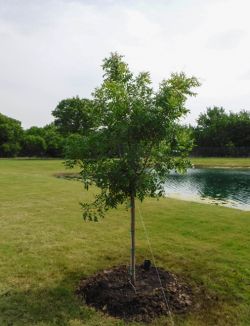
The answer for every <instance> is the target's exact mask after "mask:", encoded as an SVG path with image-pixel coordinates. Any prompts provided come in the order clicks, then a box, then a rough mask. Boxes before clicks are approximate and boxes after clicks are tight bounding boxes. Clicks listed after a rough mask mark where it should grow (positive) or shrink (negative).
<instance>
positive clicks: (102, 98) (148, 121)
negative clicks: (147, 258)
mask: <svg viewBox="0 0 250 326" xmlns="http://www.w3.org/2000/svg"><path fill="white" fill-rule="evenodd" d="M102 67H103V70H104V80H103V83H102V85H101V86H100V87H99V88H97V89H96V90H95V92H94V93H93V105H94V108H93V110H92V111H91V115H92V117H93V119H95V121H96V122H97V125H98V126H99V127H98V128H95V129H94V128H93V129H92V130H90V132H89V134H88V135H87V136H85V137H81V138H80V137H77V138H75V139H72V141H71V146H68V150H67V155H68V158H69V160H68V161H67V164H68V166H71V167H72V166H74V165H79V166H80V167H81V175H82V178H83V182H84V185H85V187H86V188H87V189H88V187H89V186H90V185H92V184H95V185H97V187H99V188H100V193H99V194H97V195H96V198H95V200H94V202H92V203H83V204H82V207H83V216H84V218H85V219H89V220H97V218H98V216H103V214H104V212H105V211H106V210H107V209H109V208H115V207H117V206H118V205H119V204H122V203H124V202H127V201H129V203H130V208H131V281H132V282H133V283H134V284H135V198H138V199H140V200H141V201H142V200H143V199H144V198H145V197H146V196H151V197H157V196H161V195H162V194H163V193H164V189H163V183H164V182H165V180H166V176H167V174H168V173H169V171H170V170H172V169H176V170H178V171H184V170H185V169H186V167H187V166H189V160H188V159H187V155H188V152H189V150H190V148H191V147H192V141H190V139H189V137H188V135H187V134H186V132H185V130H184V129H182V128H178V126H177V122H178V119H179V118H180V117H182V116H183V115H185V114H186V113H187V112H188V110H187V109H186V108H185V106H184V104H185V101H186V99H187V96H193V95H195V93H193V92H192V91H191V89H192V87H196V86H199V82H198V81H197V79H196V78H195V77H191V78H187V77H186V76H185V74H184V73H180V74H172V75H171V78H170V79H168V80H163V81H162V83H161V84H160V86H159V90H158V91H157V92H154V91H153V89H152V86H151V80H150V76H149V73H147V72H143V73H140V74H138V75H137V76H134V75H133V74H132V72H131V71H130V70H129V68H128V65H127V64H126V63H125V62H124V61H123V59H122V56H120V55H118V54H117V53H113V54H111V56H110V57H109V58H107V59H104V63H103V66H102Z"/></svg>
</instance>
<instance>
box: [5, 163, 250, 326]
mask: <svg viewBox="0 0 250 326" xmlns="http://www.w3.org/2000/svg"><path fill="white" fill-rule="evenodd" d="M197 160H198V159H197ZM197 160H195V161H196V162H198V161H197ZM199 160H200V159H199ZM205 160H206V159H204V161H205ZM209 160H210V159H209ZM236 160H237V161H238V160H239V159H236ZM243 161H244V160H243ZM243 161H242V162H243ZM248 162H249V160H248ZM56 172H64V167H63V165H62V163H61V162H60V161H57V160H51V161H49V160H48V161H46V160H0V186H1V187H0V325H1V326H5V325H6V326H7V325H8V326H10V325H13V326H18V325H25V326H26V325H32V326H33V325H39V326H45V325H46V326H48V325H60V326H61V325H70V326H80V325H89V326H99V325H104V326H112V325H116V326H118V325H120V326H121V325H125V324H124V323H123V322H122V321H120V320H117V319H114V318H111V317H107V316H105V315H103V314H102V313H100V312H96V311H94V310H93V309H90V308H89V307H87V306H86V305H83V304H82V303H81V302H80V301H79V300H78V298H77V297H76V296H75V294H74V290H75V288H76V286H77V284H78V282H79V279H80V278H82V277H86V276H88V275H90V274H93V273H95V272H97V271H100V270H102V269H105V268H109V267H111V266H114V265H119V264H128V262H129V245H130V243H129V241H130V234H129V225H130V223H129V214H128V212H127V211H126V209H124V207H121V208H119V209H118V210H113V211H110V212H109V213H108V214H107V216H106V217H105V219H103V220H101V221H100V222H99V223H94V222H92V223H90V222H84V221H83V220H82V219H81V211H80V206H79V205H78V203H79V201H81V200H88V199H90V197H91V196H92V195H93V193H91V192H86V191H84V190H83V187H82V185H81V183H80V182H77V181H68V180H64V179H58V178H55V177H53V174H54V173H56ZM138 206H140V209H141V211H142V215H143V217H144V220H145V224H146V226H147V230H148V233H149V236H150V239H151V243H152V247H153V251H154V254H155V257H156V261H157V264H158V265H159V266H162V267H164V268H165V269H168V270H170V271H172V272H174V273H176V274H178V275H180V276H181V277H182V278H184V279H185V280H186V281H187V282H189V283H190V284H191V285H195V284H199V285H202V286H203V287H204V289H205V291H206V292H207V293H208V294H209V295H211V296H213V295H216V296H218V301H216V302H214V304H212V305H208V306H207V308H206V309H205V308H204V309H202V310H201V311H199V312H193V313H190V314H188V315H187V316H183V317H180V316H179V317H177V316H174V321H175V325H189V326H190V325H196V326H200V325H213V326H214V325H250V250H249V248H250V212H243V211H240V210H235V209H229V208H225V207H218V206H210V205H204V204H198V203H190V202H186V201H178V200H174V199H161V200H160V201H157V200H153V199H148V200H146V201H145V202H144V203H143V204H139V203H138ZM137 221H138V223H137V261H138V262H139V263H140V262H142V261H143V260H144V259H145V258H149V259H150V258H151V257H150V253H149V250H148V247H147V241H146V239H145V236H144V233H143V228H142V226H141V224H140V222H139V217H138V219H137ZM201 300H202V298H201ZM166 322H167V319H166V318H163V319H160V320H157V321H156V322H155V323H154V324H153V325H166ZM129 325H132V324H129ZM137 325H138V324H137Z"/></svg>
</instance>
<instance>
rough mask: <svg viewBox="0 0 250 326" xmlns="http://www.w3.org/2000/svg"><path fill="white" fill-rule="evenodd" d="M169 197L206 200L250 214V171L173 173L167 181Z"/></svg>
mask: <svg viewBox="0 0 250 326" xmlns="http://www.w3.org/2000/svg"><path fill="white" fill-rule="evenodd" d="M165 192H166V195H167V196H170V197H171V196H172V197H177V198H183V199H188V200H204V201H208V202H211V203H214V204H217V205H224V206H228V207H234V208H238V209H243V210H247V211H250V169H217V168H216V169H215V168H206V169H205V168H202V169H198V168H197V169H196V168H195V169H189V170H188V171H187V173H186V174H185V175H180V174H177V173H174V172H172V173H171V174H170V175H169V176H168V178H167V181H166V184H165Z"/></svg>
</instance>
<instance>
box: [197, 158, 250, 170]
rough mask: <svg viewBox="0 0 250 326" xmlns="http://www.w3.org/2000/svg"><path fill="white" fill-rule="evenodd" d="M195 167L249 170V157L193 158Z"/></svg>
mask: <svg viewBox="0 0 250 326" xmlns="http://www.w3.org/2000/svg"><path fill="white" fill-rule="evenodd" d="M191 161H192V163H193V164H194V166H196V167H214V166H215V167H225V168H238V167H239V168H250V157H193V158H191Z"/></svg>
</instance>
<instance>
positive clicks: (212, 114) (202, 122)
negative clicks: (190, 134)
mask: <svg viewBox="0 0 250 326" xmlns="http://www.w3.org/2000/svg"><path fill="white" fill-rule="evenodd" d="M193 131H194V138H195V143H196V145H197V148H196V149H195V152H196V153H197V154H199V153H200V154H203V155H215V156H223V155H227V156H243V155H246V156H247V155H250V112H249V111H240V112H239V113H233V112H230V113H227V112H226V111H225V109H224V108H222V107H216V106H215V107H213V108H208V109H207V111H206V112H205V113H202V114H201V115H200V116H199V118H198V120H197V127H196V128H194V130H193Z"/></svg>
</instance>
